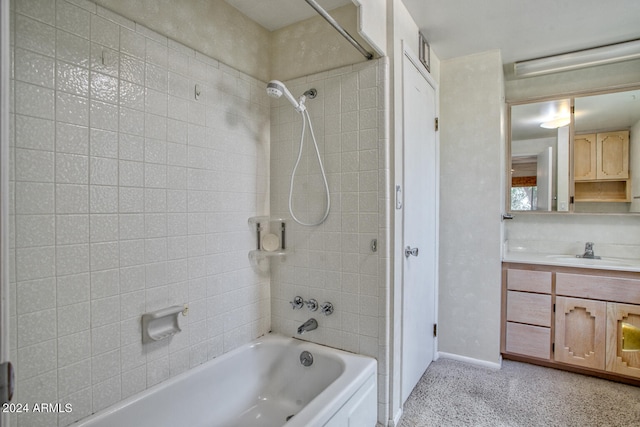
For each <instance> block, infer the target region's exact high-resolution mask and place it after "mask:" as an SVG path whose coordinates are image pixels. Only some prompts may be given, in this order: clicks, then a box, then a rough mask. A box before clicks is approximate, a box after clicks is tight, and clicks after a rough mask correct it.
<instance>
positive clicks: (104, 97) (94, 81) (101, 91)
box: [90, 72, 119, 104]
mask: <svg viewBox="0 0 640 427" xmlns="http://www.w3.org/2000/svg"><path fill="white" fill-rule="evenodd" d="M90 86H91V99H97V100H98V101H104V102H109V103H111V104H116V103H118V96H119V87H118V79H117V78H115V77H113V76H109V75H106V74H101V73H95V72H93V73H91V85H90Z"/></svg>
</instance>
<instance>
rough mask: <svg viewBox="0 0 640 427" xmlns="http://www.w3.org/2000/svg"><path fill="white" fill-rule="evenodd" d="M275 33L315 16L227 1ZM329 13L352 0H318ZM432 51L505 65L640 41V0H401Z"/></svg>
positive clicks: (272, 1) (291, 1) (282, 5)
mask: <svg viewBox="0 0 640 427" xmlns="http://www.w3.org/2000/svg"><path fill="white" fill-rule="evenodd" d="M226 1H227V3H229V4H231V5H232V6H234V7H235V8H237V9H238V10H240V11H241V12H242V13H244V14H245V15H247V16H248V17H249V18H251V19H253V20H254V21H256V22H258V23H260V24H261V25H262V26H264V27H265V28H267V29H269V30H271V31H273V30H276V29H278V28H282V27H285V26H287V25H290V24H293V23H295V22H298V21H301V20H304V19H307V18H310V17H312V16H314V15H315V14H316V13H315V11H314V10H313V9H312V8H311V7H310V6H309V5H308V4H307V3H306V2H305V1H304V0H259V1H256V0H226ZM317 2H318V4H319V5H320V6H322V7H323V8H324V9H326V10H328V11H330V10H332V9H335V8H336V7H339V6H344V5H347V4H350V3H352V0H317ZM402 2H403V3H404V4H405V6H406V7H407V9H408V10H409V12H410V13H411V15H412V16H413V19H414V20H415V21H416V23H417V24H418V27H419V28H420V30H421V31H422V33H423V34H424V35H425V37H426V38H427V40H428V41H429V44H430V45H431V49H432V50H433V52H434V53H435V54H436V55H438V57H439V58H440V59H450V58H455V57H458V56H465V55H469V54H473V53H478V52H484V51H487V50H492V49H500V50H501V51H502V59H503V62H504V63H505V64H507V63H511V62H515V61H519V60H525V59H533V58H539V57H542V56H549V55H556V54H559V53H565V52H571V51H575V50H580V49H586V48H591V47H597V46H602V45H606V44H611V43H618V42H622V41H627V40H633V39H640V24H639V23H638V20H639V18H640V1H639V0H535V1H533V0H519V1H518V0H483V1H470V0H402Z"/></svg>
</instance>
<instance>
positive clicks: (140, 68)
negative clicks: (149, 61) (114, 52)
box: [120, 54, 145, 86]
mask: <svg viewBox="0 0 640 427" xmlns="http://www.w3.org/2000/svg"><path fill="white" fill-rule="evenodd" d="M144 72H145V66H144V61H142V60H140V59H139V58H135V57H133V56H129V55H124V54H121V55H120V78H121V79H122V80H126V81H128V82H131V83H134V84H137V85H140V86H144V84H145V77H144Z"/></svg>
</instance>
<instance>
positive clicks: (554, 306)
mask: <svg viewBox="0 0 640 427" xmlns="http://www.w3.org/2000/svg"><path fill="white" fill-rule="evenodd" d="M553 312H554V313H555V312H556V305H555V304H553Z"/></svg>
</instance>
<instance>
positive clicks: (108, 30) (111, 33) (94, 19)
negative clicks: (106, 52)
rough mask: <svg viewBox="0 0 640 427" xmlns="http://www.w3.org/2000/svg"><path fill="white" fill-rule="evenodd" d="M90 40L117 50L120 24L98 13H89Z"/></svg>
mask: <svg viewBox="0 0 640 427" xmlns="http://www.w3.org/2000/svg"><path fill="white" fill-rule="evenodd" d="M91 41H92V42H94V43H98V44H101V45H103V46H107V47H109V48H111V49H115V50H118V49H119V48H120V26H119V25H118V24H116V23H114V22H111V21H108V20H106V19H104V18H102V17H100V16H98V15H91Z"/></svg>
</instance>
